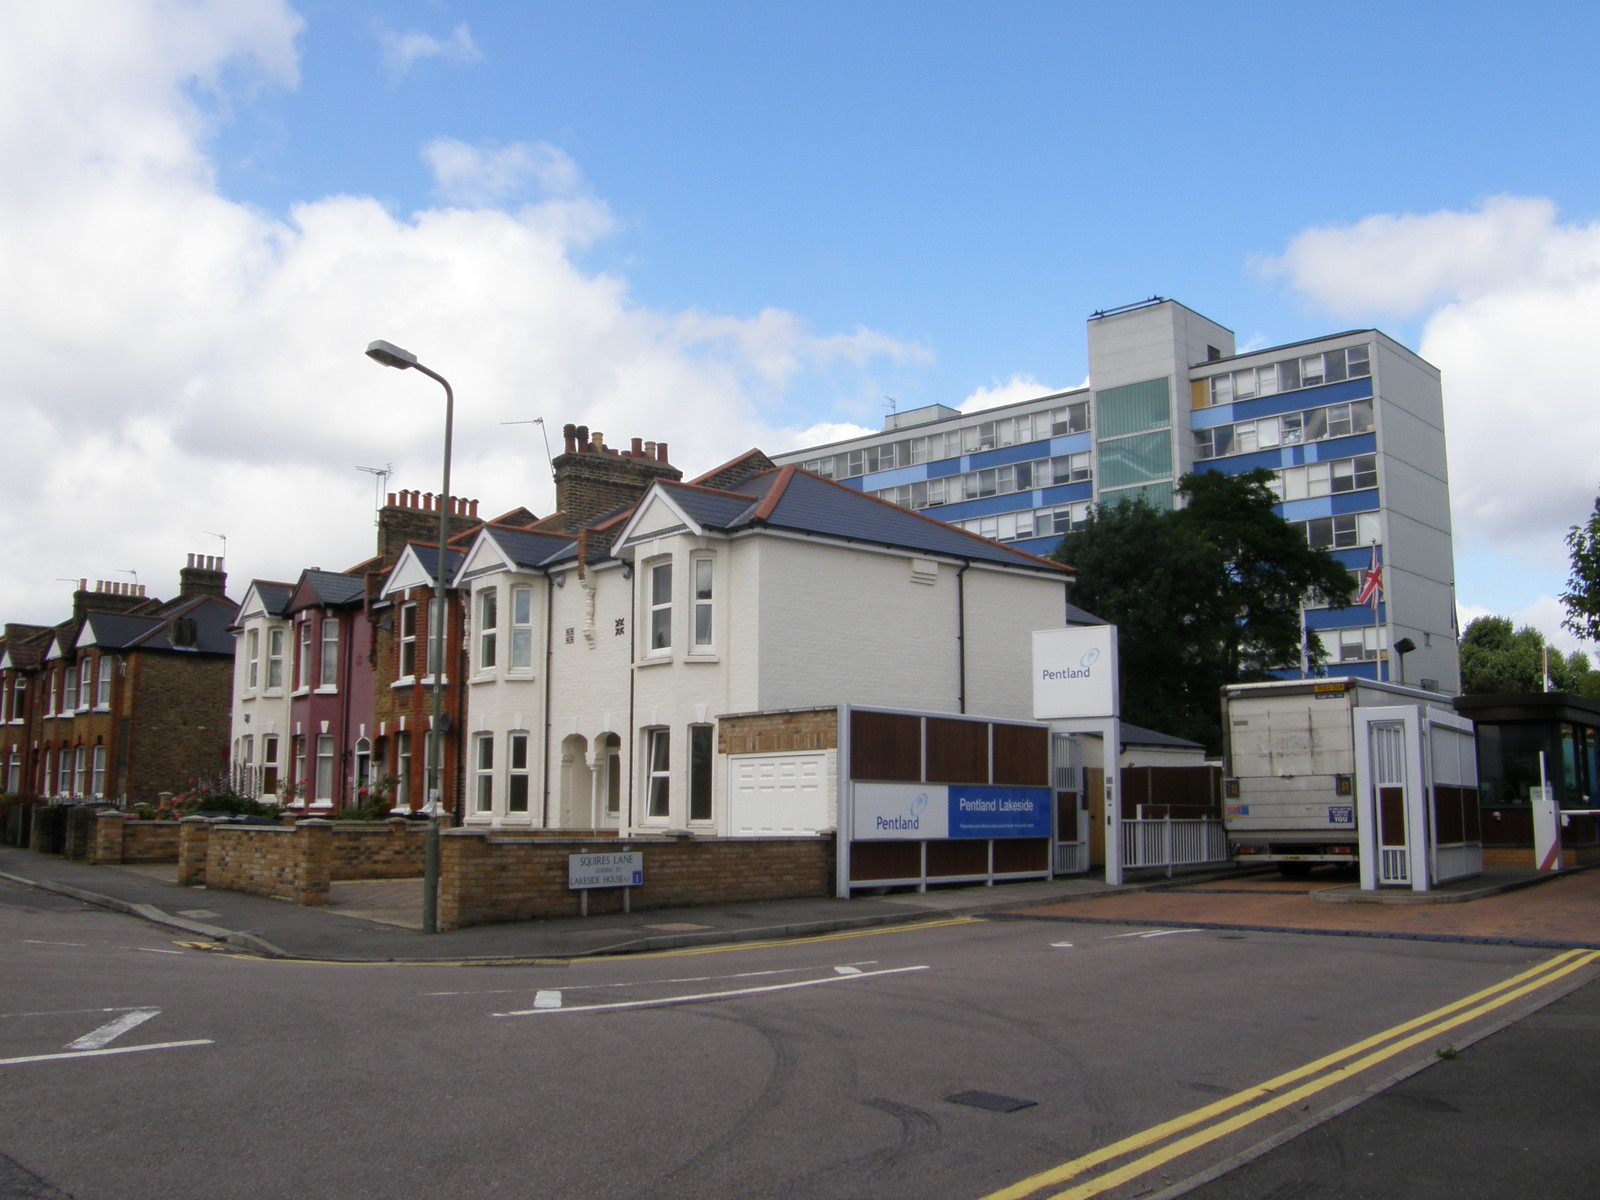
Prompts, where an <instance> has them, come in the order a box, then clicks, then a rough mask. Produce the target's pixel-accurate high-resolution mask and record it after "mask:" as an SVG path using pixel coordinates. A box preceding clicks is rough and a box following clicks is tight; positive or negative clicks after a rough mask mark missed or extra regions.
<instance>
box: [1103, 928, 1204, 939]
mask: <svg viewBox="0 0 1600 1200" xmlns="http://www.w3.org/2000/svg"><path fill="white" fill-rule="evenodd" d="M1199 932H1201V931H1200V930H1198V929H1141V930H1140V931H1139V932H1137V933H1114V934H1112V935H1111V936H1110V937H1108V938H1106V939H1105V940H1106V941H1108V942H1114V941H1116V940H1117V939H1118V938H1158V937H1171V936H1172V935H1173V934H1175V933H1199Z"/></svg>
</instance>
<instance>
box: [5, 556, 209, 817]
mask: <svg viewBox="0 0 1600 1200" xmlns="http://www.w3.org/2000/svg"><path fill="white" fill-rule="evenodd" d="M179 579H180V583H179V595H178V597H177V598H176V599H174V600H170V601H165V602H163V601H160V600H157V599H155V598H153V597H150V596H147V595H146V594H145V590H144V588H143V587H142V586H140V585H138V584H126V583H110V582H106V581H100V582H98V583H97V584H96V586H95V587H94V588H93V589H91V588H90V587H89V585H88V581H87V580H84V581H81V582H80V584H79V586H78V589H77V591H75V592H74V593H73V599H72V616H71V617H70V618H68V619H67V620H65V621H63V622H61V623H60V624H59V625H56V626H53V627H49V628H42V627H36V626H8V627H7V636H6V643H5V654H4V658H3V660H0V661H3V663H4V664H5V665H4V666H3V667H0V672H3V675H0V678H3V679H4V682H5V694H6V696H7V698H8V700H9V703H8V704H7V705H6V706H5V708H4V710H3V713H0V715H3V716H4V726H3V727H4V729H5V730H6V732H7V738H6V744H5V747H4V750H3V754H4V763H5V770H6V783H7V790H9V791H31V792H33V793H35V794H38V795H41V796H53V797H60V798H82V799H106V800H116V801H119V802H123V803H138V802H149V801H154V800H155V799H156V798H157V797H158V795H159V793H161V792H163V791H180V790H182V789H184V788H185V787H187V786H188V784H189V782H190V781H191V780H193V779H195V778H196V777H197V776H198V775H201V774H212V775H220V774H221V773H223V772H225V771H226V770H227V767H228V732H227V731H228V692H229V687H230V682H231V677H232V660H233V639H232V637H231V636H230V634H229V632H228V630H229V627H230V626H231V625H232V623H233V620H234V615H235V612H236V611H237V606H236V605H235V604H234V603H233V601H231V600H229V599H228V597H227V594H226V590H225V589H226V585H227V574H226V572H225V570H224V568H223V563H222V560H221V559H220V558H215V557H212V556H209V555H197V554H191V555H190V556H189V561H188V565H187V566H186V567H185V568H184V569H183V570H182V571H181V572H180V575H179Z"/></svg>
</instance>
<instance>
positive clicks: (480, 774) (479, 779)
mask: <svg viewBox="0 0 1600 1200" xmlns="http://www.w3.org/2000/svg"><path fill="white" fill-rule="evenodd" d="M472 811H473V812H475V813H488V812H493V811H494V734H492V733H480V734H476V735H474V737H473V745H472Z"/></svg>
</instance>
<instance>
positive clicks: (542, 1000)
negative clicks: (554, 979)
mask: <svg viewBox="0 0 1600 1200" xmlns="http://www.w3.org/2000/svg"><path fill="white" fill-rule="evenodd" d="M533 1006H534V1007H535V1008H560V1007H561V993H560V992H559V991H551V990H540V991H537V992H535V993H534V994H533Z"/></svg>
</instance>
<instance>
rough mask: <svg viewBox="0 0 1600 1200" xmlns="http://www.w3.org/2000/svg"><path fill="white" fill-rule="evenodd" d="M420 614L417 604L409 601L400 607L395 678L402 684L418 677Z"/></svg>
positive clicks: (397, 625)
mask: <svg viewBox="0 0 1600 1200" xmlns="http://www.w3.org/2000/svg"><path fill="white" fill-rule="evenodd" d="M420 613H421V609H420V606H419V605H418V604H417V602H416V601H415V600H407V601H406V602H405V603H403V604H402V605H401V606H400V615H399V619H398V620H397V621H396V623H395V667H396V676H395V677H396V678H397V679H398V680H400V681H402V682H405V681H409V680H413V679H415V678H416V677H417V626H418V622H419V621H420ZM408 660H409V661H408ZM408 667H409V668H410V669H409V670H407V668H408Z"/></svg>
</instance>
